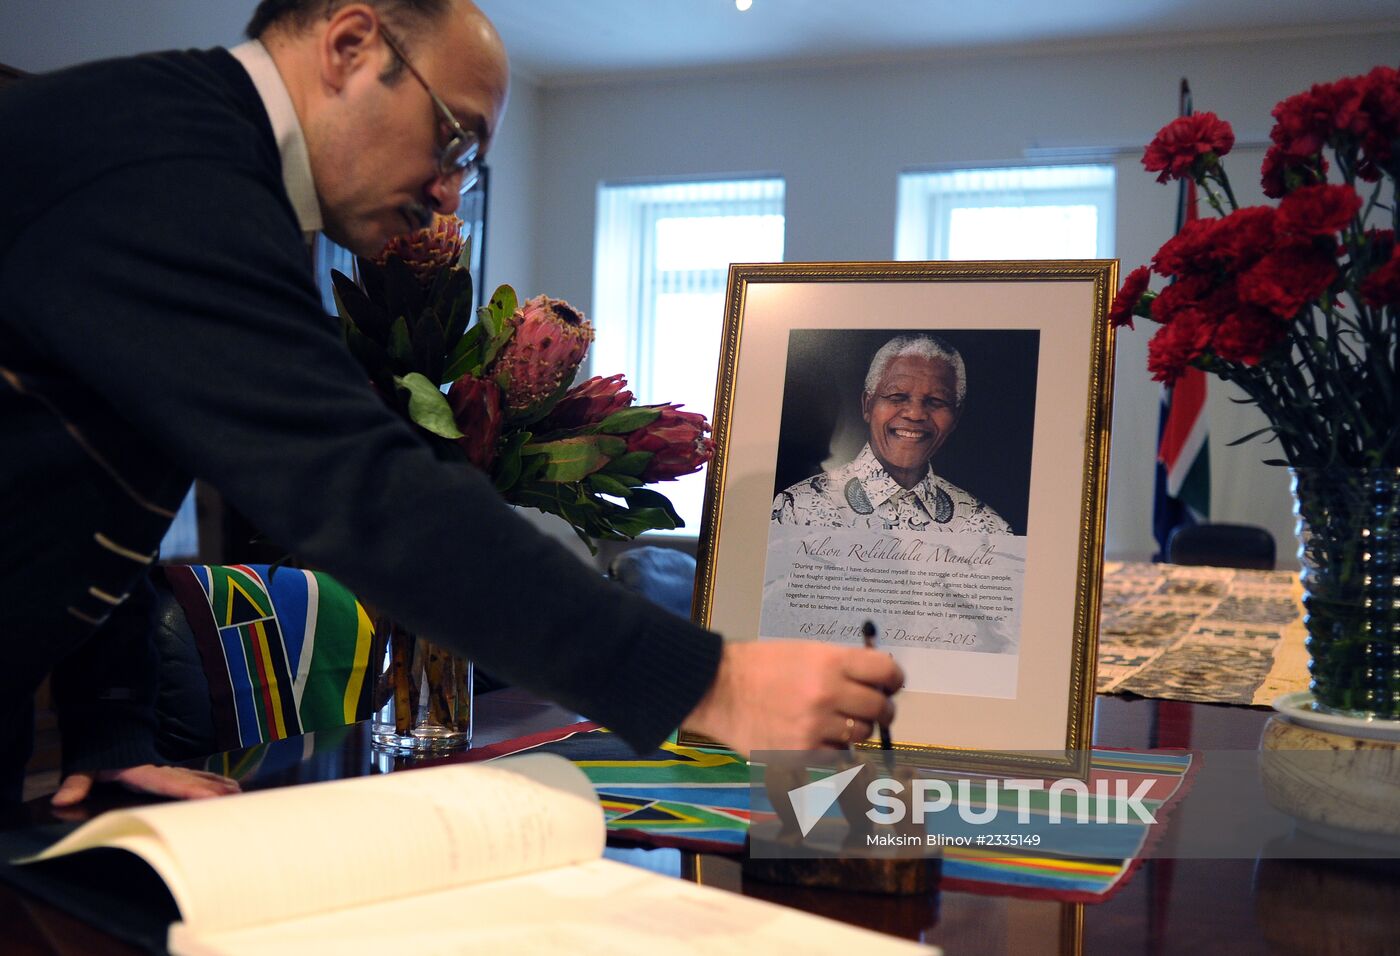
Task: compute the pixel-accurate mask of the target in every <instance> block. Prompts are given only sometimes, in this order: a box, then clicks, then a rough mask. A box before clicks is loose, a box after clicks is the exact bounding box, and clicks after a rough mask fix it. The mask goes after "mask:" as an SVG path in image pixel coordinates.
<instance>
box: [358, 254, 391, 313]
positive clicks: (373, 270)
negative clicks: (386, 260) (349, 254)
mask: <svg viewBox="0 0 1400 956" xmlns="http://www.w3.org/2000/svg"><path fill="white" fill-rule="evenodd" d="M355 279H356V280H357V281H358V282H359V283H360V286H361V287H362V288H363V289H364V290H365V295H367V296H369V299H370V301H371V302H375V303H378V305H379V306H380V308H383V306H384V270H383V268H381V267H380V266H379V264H378V263H375V262H373V261H371V260H369V259H366V258H365V257H364V256H356V257H355Z"/></svg>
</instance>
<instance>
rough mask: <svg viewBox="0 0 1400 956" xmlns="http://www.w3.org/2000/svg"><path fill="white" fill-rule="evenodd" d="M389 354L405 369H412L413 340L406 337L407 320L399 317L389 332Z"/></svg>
mask: <svg viewBox="0 0 1400 956" xmlns="http://www.w3.org/2000/svg"><path fill="white" fill-rule="evenodd" d="M389 354H390V355H391V356H393V359H394V361H395V362H398V363H399V364H400V365H402V366H403V367H405V368H412V367H413V340H412V339H410V338H409V337H408V320H407V319H405V318H404V317H403V316H399V317H398V318H397V319H395V320H394V327H393V328H392V329H391V330H390V331H389Z"/></svg>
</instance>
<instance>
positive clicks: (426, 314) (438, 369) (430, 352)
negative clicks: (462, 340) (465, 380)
mask: <svg viewBox="0 0 1400 956" xmlns="http://www.w3.org/2000/svg"><path fill="white" fill-rule="evenodd" d="M442 353H443V341H442V325H441V324H439V322H438V319H437V316H436V315H434V314H433V308H432V306H429V307H428V308H426V309H424V310H423V314H422V315H420V316H419V317H418V321H417V322H416V323H415V324H414V326H413V367H414V369H415V370H417V371H419V372H422V373H423V375H424V376H426V377H427V378H428V379H430V380H432V381H434V382H441V381H442V371H443V369H442V366H443V354H442Z"/></svg>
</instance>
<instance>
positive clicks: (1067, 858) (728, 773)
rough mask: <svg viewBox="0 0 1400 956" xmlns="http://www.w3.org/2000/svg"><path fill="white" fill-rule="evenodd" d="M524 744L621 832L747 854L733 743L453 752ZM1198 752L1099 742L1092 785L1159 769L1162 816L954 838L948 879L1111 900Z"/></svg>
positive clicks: (624, 837)
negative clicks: (593, 793) (1027, 834)
mask: <svg viewBox="0 0 1400 956" xmlns="http://www.w3.org/2000/svg"><path fill="white" fill-rule="evenodd" d="M527 750H529V751H541V752H546V753H555V754H559V755H560V756H562V757H566V758H568V759H569V760H571V761H573V763H574V764H575V765H576V766H578V767H579V768H580V769H582V770H583V772H584V773H586V774H587V775H588V779H589V780H590V781H592V783H593V786H594V789H595V790H597V792H598V799H599V801H600V802H601V803H602V805H603V811H604V813H605V815H606V817H607V826H608V833H609V838H610V840H612V841H620V842H626V843H637V844H643V845H648V846H660V847H676V848H678V849H683V850H694V851H697V852H703V853H723V854H739V853H741V852H743V847H744V839H745V836H746V835H747V833H748V827H749V823H750V821H751V819H753V814H752V813H751V811H750V801H749V795H750V787H749V768H748V765H747V764H746V763H745V762H744V761H743V760H741V759H740V758H739V757H737V756H736V755H735V754H733V753H732V752H730V751H727V750H718V749H708V748H699V747H686V746H682V745H680V744H676V743H674V742H670V743H666V744H663V745H662V747H661V748H660V749H659V750H657V751H655V752H653V753H652V754H649V755H648V756H646V757H638V756H636V754H634V753H633V752H632V750H631V748H629V747H628V746H627V745H626V744H625V743H623V742H622V741H621V740H619V739H618V738H617V737H615V736H614V735H613V734H611V733H609V732H608V731H607V730H603V729H600V728H598V727H597V725H595V724H591V723H580V724H573V725H571V726H568V727H562V728H559V729H557V730H553V731H547V732H544V733H540V734H535V735H533V736H530V737H521V738H518V739H516V740H509V741H504V742H502V743H499V744H495V745H492V746H490V747H485V748H481V749H479V750H475V751H473V752H471V753H470V754H464V755H461V756H460V757H457V758H449V759H450V760H456V759H460V760H481V759H489V758H493V757H502V756H506V755H508V754H515V753H522V752H524V751H527ZM1192 759H1193V758H1192V755H1191V754H1190V753H1189V752H1186V751H1121V750H1095V751H1094V752H1093V762H1092V771H1091V776H1090V779H1089V784H1088V785H1089V789H1090V790H1091V791H1093V790H1094V788H1095V786H1096V785H1097V784H1098V783H1099V781H1108V783H1109V791H1110V792H1114V782H1115V781H1118V780H1124V781H1126V782H1127V792H1129V793H1132V792H1134V791H1135V790H1136V789H1137V786H1138V784H1139V783H1140V782H1141V781H1143V780H1146V779H1148V778H1149V776H1150V777H1151V778H1152V779H1153V781H1154V782H1153V786H1152V789H1151V791H1150V792H1149V793H1148V795H1147V797H1146V798H1145V799H1144V800H1143V801H1142V802H1143V805H1145V806H1146V807H1147V808H1148V809H1149V810H1150V811H1151V812H1152V815H1153V816H1155V817H1156V819H1157V821H1158V822H1157V823H1156V824H1151V825H1149V824H1146V823H1140V822H1136V821H1133V822H1130V823H1125V824H1114V825H1112V826H1108V827H1095V834H1094V838H1093V840H1092V841H1090V840H1087V839H1085V837H1086V833H1085V831H1084V829H1083V828H1076V827H1074V826H1063V827H1056V826H1044V827H1038V828H1037V832H1039V833H1041V834H1043V835H1044V841H1045V842H1044V843H1043V844H1042V846H1041V847H1040V848H1039V852H1036V853H1022V852H1020V851H1011V850H1007V849H990V848H978V847H975V846H947V847H945V848H944V850H943V881H942V886H943V888H945V889H950V890H965V891H969V892H974V893H988V894H995V895H1012V896H1021V897H1028V898H1036V899H1055V900H1060V901H1064V902H1075V903H1095V902H1100V901H1102V900H1104V899H1107V898H1108V897H1109V896H1110V895H1111V894H1112V893H1113V892H1114V891H1116V890H1117V889H1119V888H1120V887H1121V886H1122V885H1123V884H1124V883H1125V882H1126V881H1127V879H1128V877H1129V876H1130V875H1131V874H1132V872H1133V871H1134V870H1136V869H1137V867H1138V866H1139V865H1140V864H1141V862H1142V859H1143V853H1144V851H1145V850H1146V849H1147V848H1148V847H1150V846H1151V845H1152V844H1153V842H1154V841H1155V840H1156V839H1157V838H1158V836H1159V835H1160V832H1161V830H1162V827H1163V826H1164V825H1165V822H1166V817H1167V815H1168V814H1169V812H1170V811H1171V809H1172V807H1173V806H1174V805H1175V804H1176V802H1177V801H1178V800H1179V799H1180V798H1181V796H1182V794H1183V792H1184V790H1185V786H1184V785H1185V784H1186V781H1187V779H1188V777H1189V774H1190V770H1191V766H1192ZM1006 799H1007V797H1003V800H1004V801H1005V800H1006ZM1010 806H1014V804H1010ZM1032 813H1033V814H1039V815H1042V816H1043V815H1044V814H1045V810H1044V808H1043V807H1041V808H1035V807H1033V808H1032ZM1110 815H1111V816H1112V811H1111V810H1110Z"/></svg>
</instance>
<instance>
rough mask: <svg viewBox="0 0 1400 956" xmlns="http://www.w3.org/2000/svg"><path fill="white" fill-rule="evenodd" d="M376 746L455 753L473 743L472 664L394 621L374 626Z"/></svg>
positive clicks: (390, 750)
mask: <svg viewBox="0 0 1400 956" xmlns="http://www.w3.org/2000/svg"><path fill="white" fill-rule="evenodd" d="M375 636H376V644H375V649H374V653H375V655H376V656H375V660H378V661H380V662H381V665H380V667H379V668H378V670H376V672H375V684H374V695H375V696H374V700H375V702H376V704H378V705H379V709H378V710H376V711H375V714H374V718H373V720H372V722H371V727H370V739H371V740H372V741H373V746H374V749H375V750H378V751H380V752H382V753H392V754H400V755H412V754H429V753H450V752H453V751H457V750H465V749H467V748H468V747H470V746H471V744H472V683H473V677H474V673H473V671H474V668H473V666H472V662H471V661H469V660H467V659H466V658H464V657H459V656H457V655H456V654H453V653H451V652H450V651H446V650H443V649H442V648H440V647H438V646H437V645H436V644H433V643H431V642H430V641H426V640H424V639H423V638H421V637H418V636H416V635H414V634H413V633H412V632H411V631H409V630H407V629H406V628H404V627H402V626H400V625H398V624H395V623H393V622H392V621H385V620H380V621H379V622H378V623H377V624H376V627H375Z"/></svg>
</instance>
